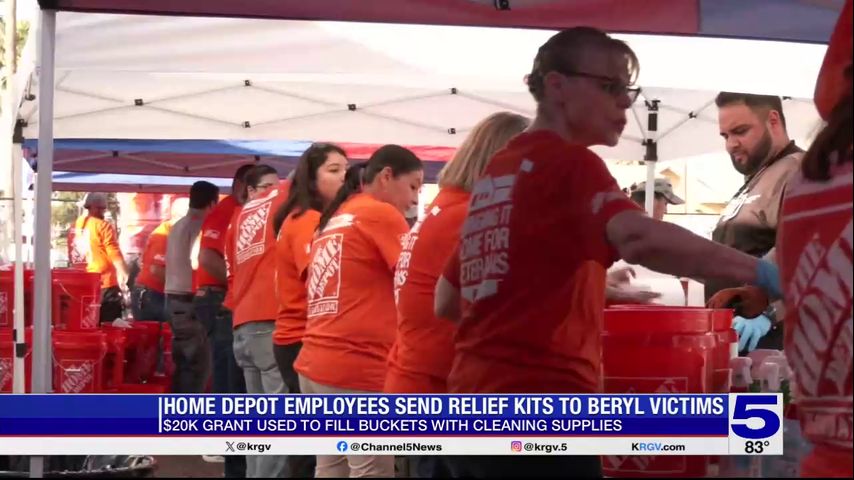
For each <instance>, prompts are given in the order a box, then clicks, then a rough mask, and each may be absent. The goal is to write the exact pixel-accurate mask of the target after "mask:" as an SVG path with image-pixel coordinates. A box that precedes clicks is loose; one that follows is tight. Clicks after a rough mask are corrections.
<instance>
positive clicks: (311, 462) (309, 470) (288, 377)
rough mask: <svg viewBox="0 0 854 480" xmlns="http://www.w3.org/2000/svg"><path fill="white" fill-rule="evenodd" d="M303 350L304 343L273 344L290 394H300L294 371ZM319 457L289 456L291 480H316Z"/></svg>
mask: <svg viewBox="0 0 854 480" xmlns="http://www.w3.org/2000/svg"><path fill="white" fill-rule="evenodd" d="M301 348H302V342H297V343H292V344H290V345H276V344H273V354H274V355H275V356H276V363H277V364H278V365H279V371H280V372H281V373H282V380H283V381H284V382H285V385H286V386H287V387H288V393H292V394H299V393H300V389H299V376H298V375H297V372H296V371H295V370H294V361H295V360H296V359H297V355H299V351H300V349H301ZM316 462H317V457H315V456H314V455H288V468H289V469H290V475H289V477H290V478H314V467H315V465H316Z"/></svg>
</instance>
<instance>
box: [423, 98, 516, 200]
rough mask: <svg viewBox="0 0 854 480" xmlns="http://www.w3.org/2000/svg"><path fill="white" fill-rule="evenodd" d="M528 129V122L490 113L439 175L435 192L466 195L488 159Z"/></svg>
mask: <svg viewBox="0 0 854 480" xmlns="http://www.w3.org/2000/svg"><path fill="white" fill-rule="evenodd" d="M528 125H530V120H529V119H528V118H526V117H523V116H522V115H518V114H515V113H510V112H498V113H493V114H492V115H490V116H488V117H486V118H485V119H483V120H481V121H480V123H478V124H477V125H475V127H474V129H473V130H472V131H471V133H470V134H469V136H468V137H466V139H465V141H463V144H462V145H460V148H458V149H457V151H456V153H454V158H452V159H451V161H450V162H448V163H447V164H446V165H445V166H444V167H443V168H442V171H441V172H439V188H445V187H457V188H460V189H463V190H465V191H467V192H470V191H471V189H472V187H473V186H474V182H475V181H477V179H478V178H479V177H480V175H481V173H482V172H483V169H484V168H486V164H487V163H488V162H489V159H491V158H492V156H493V155H495V154H496V153H497V152H498V151H499V150H501V149H502V148H504V146H505V145H507V143H508V142H509V141H510V139H511V138H513V137H515V136H516V135H518V134H520V133H522V131H523V130H525V129H526V128H528Z"/></svg>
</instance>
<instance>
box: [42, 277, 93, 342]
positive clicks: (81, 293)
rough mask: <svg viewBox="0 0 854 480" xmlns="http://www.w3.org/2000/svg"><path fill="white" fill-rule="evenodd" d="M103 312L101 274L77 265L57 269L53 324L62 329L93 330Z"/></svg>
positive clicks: (54, 281) (54, 285) (54, 286)
mask: <svg viewBox="0 0 854 480" xmlns="http://www.w3.org/2000/svg"><path fill="white" fill-rule="evenodd" d="M100 316H101V276H100V275H99V274H97V273H90V272H84V271H81V270H77V269H73V268H65V269H55V270H54V271H53V324H54V326H55V327H56V328H59V329H62V330H93V329H96V328H98V325H99V321H100Z"/></svg>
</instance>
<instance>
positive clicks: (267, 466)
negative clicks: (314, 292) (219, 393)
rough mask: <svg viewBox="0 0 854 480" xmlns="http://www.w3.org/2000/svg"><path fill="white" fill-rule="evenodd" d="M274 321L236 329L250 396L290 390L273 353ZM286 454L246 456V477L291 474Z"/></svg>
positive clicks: (236, 344) (238, 353)
mask: <svg viewBox="0 0 854 480" xmlns="http://www.w3.org/2000/svg"><path fill="white" fill-rule="evenodd" d="M273 325H274V322H273V321H272V320H267V321H255V322H249V323H244V324H243V325H241V326H239V327H237V328H236V329H235V330H234V358H235V359H236V360H237V364H238V365H240V368H242V369H243V377H244V378H245V379H246V392H247V393H267V394H282V393H287V391H288V390H287V387H286V386H285V382H284V381H283V380H282V375H281V373H279V366H278V365H277V364H276V357H275V355H274V354H273ZM287 458H288V457H287V456H285V455H255V456H248V457H246V477H247V478H271V477H272V478H279V477H284V476H285V474H286V473H287V471H288V465H287V463H288V462H287Z"/></svg>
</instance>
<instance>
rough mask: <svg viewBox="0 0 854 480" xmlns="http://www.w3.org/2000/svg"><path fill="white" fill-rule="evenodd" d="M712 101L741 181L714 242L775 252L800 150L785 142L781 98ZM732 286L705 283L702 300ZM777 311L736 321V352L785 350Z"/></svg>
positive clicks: (728, 96)
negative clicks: (779, 228) (787, 187)
mask: <svg viewBox="0 0 854 480" xmlns="http://www.w3.org/2000/svg"><path fill="white" fill-rule="evenodd" d="M715 103H716V104H717V106H718V123H719V127H720V132H721V137H723V138H724V140H725V141H726V150H727V153H729V155H730V158H731V159H732V165H733V167H735V169H736V170H737V171H738V172H739V173H741V174H742V175H744V178H745V182H744V185H743V186H742V187H741V188H740V189H739V190H738V192H736V194H735V195H734V196H733V197H732V200H730V202H729V204H728V205H727V207H726V209H724V211H723V213H722V214H721V218H720V220H719V221H718V225H717V227H716V228H715V230H714V232H713V233H712V239H713V240H714V241H716V242H718V243H722V244H724V245H727V246H729V247H732V248H735V249H737V250H740V251H742V252H745V253H747V254H750V255H753V256H756V257H762V256H765V255H767V254H768V253H769V251H771V249H772V248H774V243H775V241H776V237H777V225H778V221H779V214H780V205H781V204H782V203H783V195H784V193H785V189H786V183H787V182H788V180H789V177H790V176H791V174H792V173H793V172H795V171H796V170H798V168H799V167H800V163H801V158H802V157H803V155H804V151H803V150H801V149H800V148H799V147H798V146H797V145H795V142H794V141H793V140H790V139H789V134H788V133H787V131H786V117H785V116H784V115H783V105H782V102H781V100H780V97H776V96H770V95H752V94H744V93H730V92H721V93H720V94H719V95H718V96H717V98H716V99H715ZM734 286H737V285H728V284H723V283H721V282H707V283H706V300H708V299H709V298H710V297H711V296H712V295H714V294H715V293H717V292H718V291H720V290H721V289H723V288H729V287H734ZM780 308H781V307H780V306H777V308H775V307H771V308H769V309H768V310H766V312H765V313H764V314H763V315H760V316H758V317H756V318H752V319H746V318H742V317H736V318H735V321H734V322H733V328H735V330H736V331H737V332H738V336H739V350H740V351H752V350H754V349H756V348H770V349H776V350H780V349H782V348H783V324H782V320H783V315H782V314H781V311H780Z"/></svg>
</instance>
